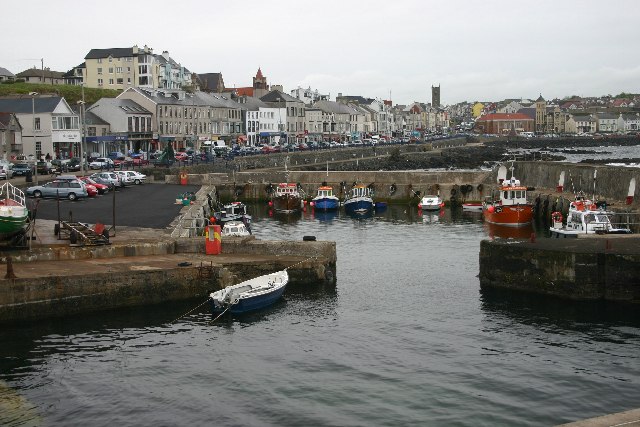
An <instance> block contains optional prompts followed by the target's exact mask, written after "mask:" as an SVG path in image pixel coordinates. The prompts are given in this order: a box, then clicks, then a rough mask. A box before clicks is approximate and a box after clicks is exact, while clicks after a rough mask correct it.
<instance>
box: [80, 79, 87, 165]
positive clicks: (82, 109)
mask: <svg viewBox="0 0 640 427" xmlns="http://www.w3.org/2000/svg"><path fill="white" fill-rule="evenodd" d="M80 88H81V91H82V101H80V102H81V105H80V120H81V121H82V135H81V138H80V175H82V176H84V162H85V158H84V145H85V141H86V135H87V132H86V121H87V111H86V110H85V102H84V82H82V83H81V84H80Z"/></svg>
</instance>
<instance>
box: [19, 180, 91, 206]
mask: <svg viewBox="0 0 640 427" xmlns="http://www.w3.org/2000/svg"><path fill="white" fill-rule="evenodd" d="M25 194H26V195H27V196H32V197H36V198H39V197H56V198H58V197H59V198H61V199H69V200H72V201H73V200H76V199H80V198H84V197H88V196H89V194H88V193H87V188H86V187H85V185H84V183H83V182H82V181H80V180H78V179H76V180H66V179H62V180H58V179H56V180H53V181H51V182H47V183H46V184H44V185H35V186H33V187H29V188H27V190H26V191H25Z"/></svg>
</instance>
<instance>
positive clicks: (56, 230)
mask: <svg viewBox="0 0 640 427" xmlns="http://www.w3.org/2000/svg"><path fill="white" fill-rule="evenodd" d="M58 234H60V224H53V235H54V236H57V235H58Z"/></svg>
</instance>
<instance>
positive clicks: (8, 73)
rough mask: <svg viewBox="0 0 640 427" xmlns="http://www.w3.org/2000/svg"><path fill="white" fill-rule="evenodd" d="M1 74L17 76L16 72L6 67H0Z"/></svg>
mask: <svg viewBox="0 0 640 427" xmlns="http://www.w3.org/2000/svg"><path fill="white" fill-rule="evenodd" d="M0 76H6V77H15V76H14V74H13V73H12V72H11V71H9V70H7V69H6V68H2V67H0Z"/></svg>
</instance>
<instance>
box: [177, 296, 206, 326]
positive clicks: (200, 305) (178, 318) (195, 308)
mask: <svg viewBox="0 0 640 427" xmlns="http://www.w3.org/2000/svg"><path fill="white" fill-rule="evenodd" d="M210 300H211V298H210V297H209V298H207V299H206V300H204V302H203V303H201V304H198V306H197V307H194V308H192V309H191V310H189V311H187V312H186V313H185V314H183V315H182V316H180V317H177V318H175V319H174V320H172V321H171V322H169V324H171V323H174V322H176V321H178V320H180V319H182V318H183V317H184V316H186V315H188V314H189V313H191V312H192V311H194V310H197V309H198V308H200V307H202V306H203V305H205V304H206V303H208V302H209V301H210Z"/></svg>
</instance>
